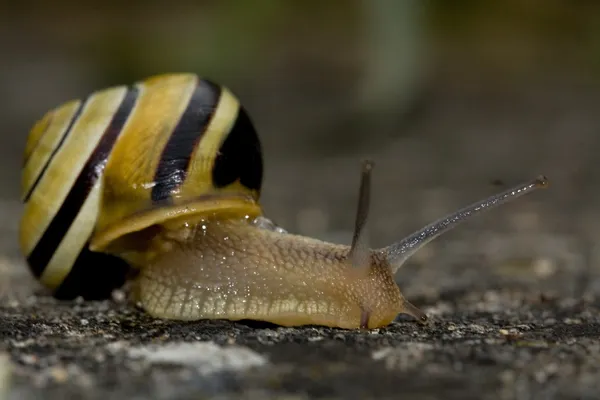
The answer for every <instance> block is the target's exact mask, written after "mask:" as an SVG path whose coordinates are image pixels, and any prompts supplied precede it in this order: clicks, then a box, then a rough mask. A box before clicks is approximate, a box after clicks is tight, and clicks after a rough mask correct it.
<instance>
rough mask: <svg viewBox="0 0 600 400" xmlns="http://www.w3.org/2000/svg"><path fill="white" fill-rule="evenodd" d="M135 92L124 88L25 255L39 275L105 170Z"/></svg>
mask: <svg viewBox="0 0 600 400" xmlns="http://www.w3.org/2000/svg"><path fill="white" fill-rule="evenodd" d="M138 92H139V90H138V89H137V87H132V88H130V89H129V90H128V91H127V93H126V95H125V97H124V98H123V100H122V101H121V105H120V106H119V108H118V109H117V111H116V113H115V115H114V116H113V118H112V120H111V122H110V124H109V125H108V127H107V129H106V130H105V131H104V134H103V135H102V138H101V139H100V141H99V142H98V145H97V146H96V148H95V149H94V151H93V152H92V154H91V155H90V157H89V158H88V161H87V162H86V164H85V166H84V167H83V169H82V170H81V172H80V173H79V176H78V177H77V179H76V181H75V183H74V184H73V187H72V188H71V190H70V191H69V194H68V195H67V197H66V199H65V200H64V202H63V204H62V205H61V207H60V209H59V210H58V212H57V213H56V215H55V216H54V218H53V219H52V222H50V225H49V226H48V229H46V231H45V232H44V234H43V235H42V237H41V238H40V241H39V242H38V243H37V245H36V246H35V248H34V249H33V251H32V252H31V254H30V255H29V257H28V258H27V261H28V263H29V266H30V268H31V270H32V271H33V273H34V275H35V276H37V277H38V278H39V277H40V276H41V275H42V273H43V272H44V269H45V268H46V266H47V265H48V263H49V262H50V259H51V258H52V255H53V254H54V252H55V251H56V249H57V248H58V246H59V245H60V243H61V241H62V240H63V238H64V236H65V235H66V233H67V231H68V230H69V228H70V227H71V224H72V223H73V221H74V220H75V218H76V217H77V214H78V213H79V211H80V210H81V207H82V206H83V203H84V202H85V200H86V198H87V196H88V194H89V192H90V190H91V189H92V187H93V186H94V184H95V183H96V181H97V180H98V178H99V177H100V176H101V175H102V173H103V172H104V167H105V165H106V162H107V160H108V157H109V155H110V152H111V150H112V148H113V146H114V144H115V142H116V140H117V138H118V137H119V135H120V134H121V131H122V130H123V126H124V125H125V122H126V121H127V118H128V117H129V115H130V113H131V111H132V110H133V107H134V106H135V103H136V100H137V98H138ZM86 267H87V266H86V265H83V266H77V265H75V266H73V267H72V268H86Z"/></svg>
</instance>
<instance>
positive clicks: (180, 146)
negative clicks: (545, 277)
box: [20, 74, 546, 328]
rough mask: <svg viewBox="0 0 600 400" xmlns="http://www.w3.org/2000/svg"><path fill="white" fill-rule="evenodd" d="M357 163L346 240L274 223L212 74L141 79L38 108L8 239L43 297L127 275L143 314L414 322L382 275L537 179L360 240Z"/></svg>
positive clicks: (78, 292) (101, 292) (246, 142)
mask: <svg viewBox="0 0 600 400" xmlns="http://www.w3.org/2000/svg"><path fill="white" fill-rule="evenodd" d="M371 169H372V164H371V163H365V164H364V165H363V169H362V177H361V181H360V192H359V202H358V210H357V215H356V227H355V232H354V238H353V242H352V244H351V245H341V244H334V243H328V242H324V241H321V240H317V239H313V238H308V237H303V236H299V235H294V234H292V233H288V232H286V231H284V230H283V229H281V228H279V227H277V226H276V225H274V224H273V223H272V222H271V221H270V220H269V219H268V218H266V217H265V216H264V213H263V210H262V207H261V206H260V203H259V198H260V192H261V186H262V178H263V156H262V151H261V145H260V140H259V137H258V135H257V133H256V130H255V129H254V126H253V123H252V121H251V119H250V117H249V115H248V113H247V112H246V110H245V109H244V108H243V107H242V106H241V105H240V103H239V101H238V100H237V98H236V97H235V96H234V95H233V94H232V93H231V92H230V91H229V90H228V89H227V88H225V87H223V86H220V85H217V84H215V83H213V82H211V81H208V80H206V79H201V78H200V77H198V76H196V75H194V74H166V75H159V76H154V77H150V78H148V79H146V80H144V81H140V82H137V83H136V84H134V85H132V86H118V87H112V88H108V89H103V90H100V91H97V92H94V93H92V94H90V95H89V96H87V97H86V98H85V99H81V100H74V101H70V102H67V103H64V104H63V105H61V106H59V107H57V108H55V109H53V110H51V111H49V112H48V113H47V114H46V115H44V116H43V117H42V118H41V119H40V120H39V121H38V122H37V123H36V124H35V125H34V126H33V128H32V130H31V132H30V134H29V136H28V139H27V143H26V147H25V155H24V163H23V174H22V200H23V202H24V212H23V216H22V219H21V226H20V246H21V250H22V252H23V254H24V256H25V258H26V259H27V264H28V265H29V269H30V270H31V272H32V273H33V275H34V276H35V277H36V278H37V279H38V280H39V281H40V282H41V284H42V285H44V286H45V287H47V288H48V289H49V290H50V291H51V292H52V294H53V295H54V296H55V297H57V298H59V299H69V298H74V297H77V296H82V297H84V298H86V299H100V298H105V297H108V296H109V295H110V293H111V291H112V290H114V289H115V288H118V287H120V286H122V285H123V284H124V283H125V282H126V281H127V280H129V279H131V280H133V282H134V283H135V285H134V286H135V290H134V294H135V296H136V299H137V300H138V301H139V302H140V304H141V305H142V307H143V309H144V310H145V311H146V312H148V313H149V314H150V315H153V316H155V317H160V318H167V319H179V320H197V319H206V318H210V319H211V318H215V319H217V318H218V319H229V320H241V319H254V320H262V321H268V322H272V323H275V324H279V325H284V326H296V325H309V324H310V325H325V326H332V327H341V328H375V327H380V326H385V325H387V324H389V323H390V322H391V321H393V320H394V319H395V318H396V316H397V315H398V314H400V313H406V314H409V315H412V316H413V317H415V318H416V319H417V320H419V321H421V322H424V321H426V316H425V314H424V313H423V312H422V311H420V310H419V309H418V308H416V307H415V306H414V305H412V304H411V303H410V302H408V301H407V300H406V299H405V298H404V297H403V296H402V294H401V292H400V289H399V287H398V285H397V284H396V283H395V280H394V275H395V273H396V271H397V269H398V268H399V267H400V266H401V265H402V263H404V261H406V259H408V258H409V257H410V256H411V255H412V254H413V253H414V252H416V251H417V250H418V249H419V248H420V247H422V246H423V245H424V244H426V243H428V242H429V241H430V240H432V239H433V238H435V237H437V236H439V235H440V234H441V233H443V232H445V231H447V230H449V229H451V228H452V227H454V226H456V225H457V224H458V223H460V222H462V221H464V220H466V219H468V218H469V217H470V216H472V215H475V214H477V213H479V212H481V211H483V210H486V209H489V208H491V207H493V206H496V205H498V204H501V203H504V202H506V201H508V200H510V199H513V198H516V197H519V196H521V195H522V194H524V193H528V192H530V191H531V190H532V189H535V188H538V187H542V186H545V184H546V181H545V178H538V179H536V180H533V181H531V182H528V183H525V184H522V185H520V186H517V187H515V188H512V189H510V190H508V191H505V192H503V193H500V194H498V195H495V196H492V197H490V198H488V199H486V200H484V201H481V202H478V203H475V204H474V205H472V206H469V207H467V208H465V209H462V210H460V211H458V212H457V213H454V214H451V215H449V216H447V217H445V218H443V219H441V220H439V221H436V222H435V223H433V224H430V225H428V226H427V227H425V228H423V229H422V230H420V231H418V232H415V233H414V234H412V235H410V236H408V237H406V238H405V239H402V240H401V241H399V242H397V243H394V244H392V245H390V246H387V247H385V248H382V249H370V248H369V246H368V243H367V239H366V236H365V234H364V233H363V232H364V229H363V228H364V226H365V224H366V222H367V214H368V204H369V193H370V172H371Z"/></svg>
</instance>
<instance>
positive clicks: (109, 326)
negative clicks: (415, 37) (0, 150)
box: [0, 87, 600, 400]
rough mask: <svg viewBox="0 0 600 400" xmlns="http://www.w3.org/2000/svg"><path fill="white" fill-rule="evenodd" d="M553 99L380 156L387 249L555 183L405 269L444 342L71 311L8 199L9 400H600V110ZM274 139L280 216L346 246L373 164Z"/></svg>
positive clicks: (442, 128)
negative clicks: (39, 272) (475, 204)
mask: <svg viewBox="0 0 600 400" xmlns="http://www.w3.org/2000/svg"><path fill="white" fill-rule="evenodd" d="M552 90H553V92H556V93H558V95H557V96H555V97H552V96H550V95H548V92H547V91H540V92H535V93H537V94H536V95H532V94H524V95H522V96H521V95H519V96H517V95H514V94H513V95H509V96H507V97H504V98H502V97H501V98H495V99H494V98H492V97H491V96H489V94H481V96H480V97H477V96H476V95H473V96H472V97H471V98H461V99H456V98H453V97H452V96H447V98H445V99H442V100H440V101H437V102H434V104H432V105H430V106H429V109H428V111H426V112H425V114H423V115H422V116H421V119H420V120H419V121H418V122H417V123H415V124H414V125H413V126H412V127H405V128H406V129H404V131H405V132H407V133H406V136H399V137H397V138H395V139H394V140H393V141H392V142H393V143H390V142H389V141H386V139H385V138H383V137H378V138H376V140H373V139H372V138H369V140H367V142H368V143H367V147H368V148H369V151H371V150H372V153H373V154H375V155H376V157H375V159H376V161H377V163H378V164H376V165H377V166H376V171H374V182H373V186H374V196H373V198H374V199H373V205H374V207H373V209H374V212H373V216H372V222H373V227H374V229H373V242H374V244H377V245H381V244H383V243H384V242H385V243H387V242H389V241H390V240H393V239H395V238H398V237H399V236H402V235H403V234H408V233H410V232H411V231H412V230H413V229H416V228H419V227H421V226H422V225H423V224H424V223H427V222H430V221H431V220H432V219H434V218H437V217H440V216H442V215H444V214H445V213H447V212H450V211H454V210H456V209H457V208H458V207H460V206H463V205H466V204H468V203H470V202H471V201H474V200H476V199H478V198H480V197H481V196H482V195H488V194H490V193H492V192H494V191H496V190H497V188H496V189H495V188H493V187H490V184H489V182H490V181H492V180H493V179H496V178H498V179H502V180H506V181H507V184H513V183H517V182H521V181H522V180H524V179H529V178H531V177H534V176H536V175H537V174H539V173H545V174H547V175H548V176H549V178H550V181H551V186H550V188H549V189H548V190H547V191H546V192H539V193H536V194H532V195H531V196H529V197H527V198H523V199H522V200H519V201H518V202H516V203H514V204H512V205H510V206H505V207H504V208H502V209H498V210H494V211H493V212H491V213H490V214H487V216H485V217H481V218H479V219H477V220H476V221H475V220H474V221H472V222H470V223H469V224H465V225H464V226H462V227H460V228H457V230H455V231H453V232H452V233H449V234H447V235H446V236H444V237H443V238H439V239H436V241H434V242H432V243H431V244H430V245H428V246H427V247H426V248H424V249H423V250H422V251H420V252H419V253H417V254H416V255H415V256H414V258H413V259H411V261H410V262H409V263H408V264H406V265H405V266H404V267H403V268H402V269H401V270H400V271H399V274H398V282H399V283H400V287H401V289H402V291H403V293H404V294H405V296H406V297H407V298H408V299H409V300H410V301H411V302H413V303H414V304H415V305H417V306H418V307H420V308H421V309H423V310H424V311H425V312H426V313H427V314H428V315H429V317H430V323H429V325H428V326H421V325H419V324H417V323H415V322H413V321H411V320H410V319H408V318H404V317H399V319H398V321H397V322H395V323H393V324H392V325H390V326H389V327H387V328H385V329H379V330H374V331H346V330H338V329H327V328H322V327H303V328H281V327H276V326H271V325H266V324H258V323H230V322H227V321H199V322H191V323H182V322H173V321H161V320H155V319H152V318H150V317H148V316H147V315H145V314H144V313H143V312H141V311H140V310H138V309H137V308H136V307H135V305H132V304H129V303H128V302H127V301H125V300H124V299H123V297H124V296H123V294H122V293H121V294H119V293H117V295H116V296H114V298H113V299H111V300H108V301H105V302H78V301H74V302H68V303H59V302H57V301H54V300H52V299H51V298H50V297H48V296H47V295H45V294H44V293H42V292H41V291H40V290H39V287H37V286H35V285H34V284H33V282H32V281H31V278H30V277H29V275H28V274H27V273H26V272H27V271H26V268H25V267H24V266H23V265H22V260H21V258H20V256H19V254H18V253H17V251H16V250H15V249H16V237H17V233H16V218H15V216H16V215H18V212H19V210H18V209H17V206H16V205H15V204H14V202H9V201H7V202H6V204H5V205H4V206H3V207H2V208H1V210H0V211H1V212H2V215H1V217H2V219H3V220H4V221H5V222H6V223H5V224H4V226H3V229H4V230H3V231H2V235H3V236H2V238H1V239H2V240H0V245H1V246H2V252H3V254H4V255H5V259H4V260H2V262H1V263H0V276H1V277H2V279H1V280H0V400H5V399H10V400H17V399H19V400H21V399H22V400H28V399H38V398H44V399H66V398H68V399H96V398H98V399H107V398H110V399H143V398H154V399H198V398H213V399H225V398H242V399H275V398H277V399H304V398H339V399H349V398H361V399H363V398H422V399H432V398H444V399H596V398H600V269H599V268H598V267H597V266H598V262H599V261H600V229H599V226H598V224H597V222H596V221H598V218H599V215H600V213H599V212H598V204H599V203H598V198H599V197H600V191H598V185H595V184H593V183H594V182H600V170H598V169H597V168H595V166H596V165H597V154H598V149H600V146H599V144H598V143H597V141H598V139H597V138H598V135H597V127H598V126H600V125H599V123H600V121H598V113H597V107H596V106H597V104H599V103H598V102H599V100H600V99H598V98H597V93H598V92H591V93H589V95H588V96H587V97H586V96H582V95H581V93H579V94H578V95H577V96H575V95H574V96H570V95H569V92H568V91H566V90H565V91H563V92H560V93H559V90H558V89H557V88H556V87H553V89H552ZM516 99H518V100H516ZM475 105H476V106H475ZM509 116H510V119H509V118H508V117H509ZM448 127H452V130H453V131H455V130H457V131H456V133H455V135H454V136H451V138H452V139H450V136H449V135H448ZM459 127H460V128H459ZM332 130H333V131H335V129H332ZM271 131H272V132H277V131H278V130H277V129H271ZM328 132H330V131H328ZM482 132H486V135H487V136H485V135H483V134H482ZM273 136H276V135H273ZM366 136H368V135H366ZM327 137H328V136H327V135H325V134H323V135H321V136H319V135H317V134H315V135H314V136H312V137H311V138H307V140H315V141H317V143H319V142H318V141H319V140H321V141H323V140H326V139H324V138H327ZM567 137H568V139H567ZM270 140H271V139H270V138H269V136H268V135H265V143H266V147H267V150H266V152H267V154H268V159H267V168H268V170H267V177H268V185H266V186H265V194H264V198H265V201H264V204H265V205H266V208H267V209H268V210H269V211H270V214H271V215H275V216H277V222H279V223H281V225H283V226H285V227H286V228H288V229H290V230H292V231H296V232H300V233H311V234H315V235H317V236H319V237H322V238H326V239H331V240H336V241H345V242H348V241H349V239H350V231H349V230H350V229H352V224H353V220H352V219H353V214H354V204H355V202H354V198H355V197H354V196H355V193H356V192H355V190H356V187H357V180H358V165H359V164H358V158H357V157H358V156H356V154H351V155H346V156H344V155H340V156H339V157H336V158H335V159H332V158H328V159H321V160H320V161H315V162H307V159H304V158H303V157H304V156H305V155H306V154H307V153H302V152H301V151H302V150H300V149H299V150H298V153H294V152H292V151H289V152H288V154H295V156H296V157H297V158H296V159H289V160H285V157H284V156H280V159H279V160H278V159H277V152H276V151H274V150H273V148H272V147H271V148H269V147H270V146H272V145H273V143H274V141H270ZM327 140H328V139H327ZM332 140H335V139H332ZM269 143H270V144H269ZM374 143H379V145H378V147H377V148H375V147H376V145H375V144H374ZM357 146H359V147H360V145H357ZM320 148H321V149H322V150H323V149H325V147H320ZM442 148H443V149H444V151H441V150H440V149H442ZM473 149H476V150H473ZM532 149H535V150H536V151H532ZM281 152H282V153H283V154H286V153H285V150H281ZM324 152H325V151H324ZM325 166H327V168H329V172H327V170H326V169H324V167H325ZM415 170H418V171H419V174H417V175H414V174H413V173H412V172H411V171H415ZM297 171H302V174H298V172H297ZM290 177H294V179H290ZM290 181H294V182H293V184H290ZM440 185H441V187H440ZM459 185H460V186H459Z"/></svg>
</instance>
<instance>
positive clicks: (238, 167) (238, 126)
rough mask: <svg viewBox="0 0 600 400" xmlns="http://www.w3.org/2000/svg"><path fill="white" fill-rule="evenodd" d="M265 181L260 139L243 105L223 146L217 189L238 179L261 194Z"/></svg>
mask: <svg viewBox="0 0 600 400" xmlns="http://www.w3.org/2000/svg"><path fill="white" fill-rule="evenodd" d="M262 178H263V158H262V149H261V144H260V139H259V137H258V134H257V133H256V130H255V129H254V125H253V124H252V121H251V120H250V117H249V116H248V113H247V112H246V110H245V109H244V108H243V107H241V106H240V108H239V112H238V116H237V118H236V120H235V123H234V125H233V127H232V128H231V131H230V132H229V135H227V138H226V139H225V141H224V142H223V144H222V145H221V148H220V149H219V152H218V155H217V158H216V159H215V165H214V167H213V170H212V179H213V184H214V186H215V187H216V188H220V187H224V186H227V185H229V184H231V183H233V182H235V181H236V180H238V179H239V180H240V183H241V184H242V185H244V186H245V187H247V188H249V189H252V190H256V191H257V192H258V193H260V188H261V185H262Z"/></svg>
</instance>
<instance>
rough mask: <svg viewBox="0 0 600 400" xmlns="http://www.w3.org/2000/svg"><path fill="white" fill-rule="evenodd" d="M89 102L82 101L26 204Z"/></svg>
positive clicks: (28, 194)
mask: <svg viewBox="0 0 600 400" xmlns="http://www.w3.org/2000/svg"><path fill="white" fill-rule="evenodd" d="M88 100H89V97H87V98H86V99H85V100H84V101H82V102H81V103H80V104H79V108H77V111H76V112H75V114H74V115H73V118H71V122H69V126H68V127H67V129H66V130H65V132H64V133H63V135H62V137H61V138H60V141H59V142H58V145H57V146H56V147H55V148H54V150H53V151H52V154H50V157H48V160H47V161H46V164H45V165H44V167H43V168H42V170H41V171H40V173H39V175H38V176H37V178H36V179H35V182H34V183H33V185H31V188H29V192H27V195H25V199H24V200H23V201H24V202H25V203H27V201H28V200H29V198H30V197H31V194H32V193H33V191H34V190H35V188H36V187H37V185H38V184H39V183H40V181H41V180H42V177H43V176H44V174H45V173H46V170H47V169H48V166H49V165H50V163H51V162H52V160H53V159H54V156H56V152H58V150H59V149H60V148H61V147H62V145H63V143H64V142H65V139H66V138H67V136H69V133H71V131H72V130H73V125H75V121H77V120H78V119H79V117H80V116H81V112H82V111H83V108H84V107H85V104H86V103H87V102H88Z"/></svg>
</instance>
